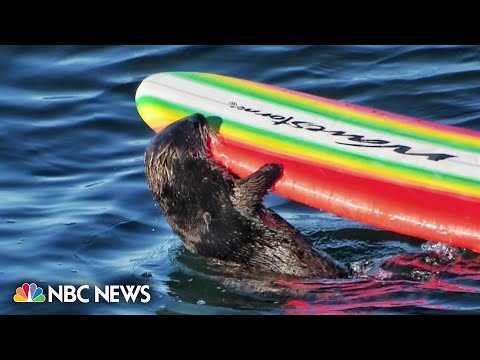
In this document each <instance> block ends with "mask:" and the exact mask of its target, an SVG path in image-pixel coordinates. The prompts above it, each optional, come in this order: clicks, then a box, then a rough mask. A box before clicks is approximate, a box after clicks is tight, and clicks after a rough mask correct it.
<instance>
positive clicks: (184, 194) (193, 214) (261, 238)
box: [145, 114, 346, 278]
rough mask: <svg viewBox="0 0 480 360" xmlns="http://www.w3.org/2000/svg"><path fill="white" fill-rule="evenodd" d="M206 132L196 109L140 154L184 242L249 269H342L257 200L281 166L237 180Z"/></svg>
mask: <svg viewBox="0 0 480 360" xmlns="http://www.w3.org/2000/svg"><path fill="white" fill-rule="evenodd" d="M212 138H215V135H214V133H213V132H212V131H211V130H210V128H209V126H208V122H207V120H206V119H205V118H204V117H203V116H202V115H198V114H196V115H192V116H190V117H188V118H185V119H183V120H180V121H178V122H175V123H173V124H171V125H170V126H168V127H167V128H165V129H164V130H163V131H161V132H160V133H158V134H157V135H156V136H155V138H154V139H153V140H152V142H151V143H150V145H149V147H148V148H147V151H146V153H145V173H146V176H147V181H148V185H149V188H150V190H151V191H152V193H153V196H154V198H155V200H156V201H157V202H158V204H159V205H160V207H161V209H162V211H163V213H164V214H165V216H166V218H167V221H168V223H169V224H170V226H171V227H172V229H173V231H174V232H175V233H176V234H177V235H178V236H179V237H180V239H181V240H182V242H183V244H184V245H185V247H186V248H187V249H188V250H189V251H191V252H192V253H195V254H199V255H201V256H204V257H206V258H210V259H214V260H216V262H217V263H218V261H220V262H222V263H225V264H226V265H229V266H237V267H240V268H241V269H242V270H245V271H249V272H267V273H269V272H270V273H272V272H273V273H279V274H285V275H291V276H301V277H322V278H337V277H344V276H346V271H345V269H344V268H343V267H341V266H340V265H339V264H337V263H336V262H335V261H333V260H332V259H331V258H330V257H329V256H328V255H327V254H325V253H322V252H320V251H319V250H317V249H315V248H314V247H313V246H312V245H311V244H310V243H309V241H308V240H307V239H306V238H304V237H303V236H302V235H301V234H300V233H299V232H298V231H297V230H296V229H295V228H294V227H292V226H291V225H290V224H289V223H288V222H287V221H285V220H284V219H282V218H281V217H280V216H279V215H277V214H276V213H275V212H274V211H272V210H270V209H268V208H266V207H265V206H264V205H263V204H262V199H263V197H264V195H265V194H266V193H267V191H268V189H269V188H270V187H271V186H272V185H273V184H274V182H275V181H276V180H277V179H278V178H279V177H280V176H281V173H282V167H281V166H280V165H277V164H268V165H265V166H263V167H262V168H260V169H259V170H258V171H256V172H255V173H253V174H251V175H250V176H248V177H246V178H244V179H239V178H237V177H235V176H234V175H232V174H230V173H229V172H228V171H227V170H226V169H224V168H223V167H222V166H220V165H218V164H217V163H216V162H214V161H213V160H212V159H211V157H210V156H209V154H208V146H207V143H208V141H209V139H212Z"/></svg>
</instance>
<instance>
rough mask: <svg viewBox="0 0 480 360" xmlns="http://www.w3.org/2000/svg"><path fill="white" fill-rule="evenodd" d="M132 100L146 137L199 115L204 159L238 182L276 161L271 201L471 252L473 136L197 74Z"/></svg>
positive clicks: (152, 81) (477, 182) (476, 175)
mask: <svg viewBox="0 0 480 360" xmlns="http://www.w3.org/2000/svg"><path fill="white" fill-rule="evenodd" d="M135 99H136V106H137V110H138V112H139V114H140V116H141V118H142V119H143V120H144V121H145V123H146V124H147V125H148V126H149V127H150V128H151V129H153V130H154V131H155V132H159V131H161V130H162V129H163V128H164V127H165V126H167V125H168V124H170V123H172V122H174V121H176V120H179V119H181V118H183V117H185V116H188V115H191V114H193V113H201V114H203V115H205V116H206V117H207V118H208V119H209V122H210V124H211V125H212V127H214V128H215V129H216V131H217V132H218V134H219V141H218V142H216V143H212V145H211V153H212V156H213V158H214V159H215V160H216V161H218V162H220V163H221V164H223V166H225V167H227V168H228V169H229V170H230V171H232V172H233V173H235V174H237V175H238V176H240V177H244V176H247V175H249V174H250V173H252V172H254V171H256V170H257V169H258V168H260V167H261V166H263V165H264V164H267V163H280V164H282V165H283V166H284V172H283V175H282V177H281V178H280V180H279V181H278V182H277V183H276V184H275V186H274V188H273V191H274V192H276V193H278V194H279V195H281V196H284V197H286V198H289V199H291V200H294V201H297V202H300V203H303V204H306V205H308V206H311V207H314V208H317V209H319V210H322V211H327V212H330V213H333V214H336V215H339V216H342V217H345V218H348V219H352V220H355V221H358V222H362V223H365V224H368V225H371V226H374V227H377V228H381V229H386V230H390V231H394V232H397V233H401V234H405V235H410V236H414V237H418V238H422V239H425V240H430V241H436V242H443V243H447V244H451V245H453V246H457V247H463V248H468V249H471V250H473V251H476V252H480V132H476V131H473V130H469V129H463V128H457V127H452V126H447V125H443V124H440V123H435V122H429V121H425V120H421V119H416V118H412V117H407V116H402V115H397V114H393V113H390V112H386V111H382V110H377V109H373V108H368V107H364V106H360V105H354V104H349V103H346V102H342V101H338V100H332V99H327V98H323V97H318V96H314V95H309V94H305V93H301V92H297V91H293V90H287V89H283V88H280V87H275V86H271V85H265V84H260V83H256V82H253V81H248V80H242V79H237V78H233V77H227V76H221V75H216V74H207V73H195V72H169V73H159V74H154V75H151V76H149V77H147V78H146V79H145V80H144V81H143V82H142V83H141V84H140V86H139V87H138V89H137V92H136V97H135ZM225 225H226V226H228V224H225Z"/></svg>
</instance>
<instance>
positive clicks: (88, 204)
mask: <svg viewBox="0 0 480 360" xmlns="http://www.w3.org/2000/svg"><path fill="white" fill-rule="evenodd" d="M0 65H1V66H0V78H1V79H2V81H1V82H0V119H1V125H0V126H1V129H2V135H1V136H2V140H1V141H0V154H1V159H2V161H1V162H0V199H1V201H0V305H1V306H0V313H1V314H152V315H155V314H452V313H454V314H457V313H462V314H464V313H480V259H479V257H478V255H476V254H474V253H472V252H470V251H466V250H463V249H455V248H451V247H446V246H442V245H438V244H433V243H427V242H424V241H422V240H420V239H415V238H411V237H408V236H402V235H398V234H394V233H391V232H387V231H382V230H379V229H374V228H371V227H369V226H366V225H363V224H359V223H355V222H352V221H349V220H345V219H342V218H339V217H336V216H334V215H331V214H328V213H323V212H320V211H318V210H315V209H311V208H308V207H305V206H303V205H300V204H298V203H294V202H291V201H288V200H287V199H284V198H281V197H278V196H275V195H269V196H268V197H267V198H266V204H267V205H268V206H270V207H272V208H273V209H274V210H275V211H277V212H278V213H279V214H280V215H281V216H283V217H284V218H285V219H287V220H288V221H289V222H291V223H292V224H293V225H294V226H296V227H297V228H298V229H300V230H301V231H302V232H303V233H304V234H306V235H307V236H309V237H310V238H311V239H312V240H313V241H314V243H315V245H316V246H318V247H319V248H321V249H323V250H324V251H326V252H328V253H329V254H331V255H332V256H333V257H334V258H336V259H338V260H339V261H342V262H346V263H352V264H353V265H354V267H355V268H356V269H357V270H358V272H359V274H360V275H359V276H358V277H356V278H354V279H349V280H329V281H325V280H321V279H317V280H312V279H310V280H301V279H299V280H298V281H296V282H285V283H283V282H281V281H280V282H279V283H278V284H275V285H274V287H275V289H277V290H278V289H279V291H278V292H267V291H265V292H252V291H248V290H245V287H242V286H239V287H229V286H226V285H225V282H223V281H219V277H220V278H221V277H222V276H225V277H227V276H228V275H226V274H225V275H222V274H220V275H219V274H216V276H214V277H212V276H211V269H209V268H208V266H207V265H206V264H205V262H204V261H203V259H201V258H199V257H196V256H193V255H191V254H189V253H188V252H187V251H185V250H184V249H183V248H182V246H181V243H180V240H179V239H178V238H177V237H176V236H175V235H173V234H172V231H171V229H170V227H169V226H168V224H167V223H166V221H165V218H164V217H163V216H162V215H161V213H160V212H159V209H158V207H157V206H155V203H154V201H153V199H152V197H151V195H150V192H149V190H148V188H147V184H146V180H145V176H144V172H143V153H144V150H145V148H146V146H147V144H148V143H149V141H150V139H151V138H152V136H153V132H152V131H151V130H150V129H149V128H148V127H147V126H146V125H145V124H144V123H143V121H142V120H141V119H140V117H139V115H138V113H137V111H136V108H135V101H134V96H135V91H136V88H137V86H138V85H139V83H140V82H141V81H142V80H143V79H144V78H145V77H147V76H148V75H150V74H153V73H157V72H164V71H203V72H214V73H219V74H224V75H229V76H235V77H239V78H244V79H249V80H253V81H258V82H264V83H268V84H273V85H278V86H282V87H286V88H290V89H293V90H298V91H303V92H307V93H311V94H315V95H319V96H324V97H329V98H333V99H339V100H345V101H349V102H352V103H356V104H361V105H366V106H371V107H376V108H380V109H384V110H388V111H393V112H397V113H401V114H405V115H411V116H416V117H420V118H424V119H426V120H430V121H435V122H440V123H444V124H450V125H455V126H460V127H465V128H470V129H476V130H480V102H479V101H478V99H479V95H480V48H479V47H475V46H2V47H0ZM452 211H454V209H452ZM24 282H28V283H31V282H35V283H36V284H37V285H38V286H40V287H42V288H43V289H44V292H46V289H47V288H48V286H53V287H58V286H59V285H74V286H77V287H78V286H80V285H84V284H87V285H89V286H90V289H93V288H94V286H99V287H104V286H105V285H112V284H118V285H148V286H149V289H150V295H151V299H150V301H149V302H148V303H142V302H140V301H136V302H135V303H132V302H128V303H127V302H124V301H123V302H119V303H107V302H105V301H102V302H99V303H96V302H94V301H93V297H92V299H91V300H90V302H88V303H81V302H78V301H77V302H72V303H67V302H64V303H61V302H59V301H56V300H54V301H53V302H51V303H50V302H48V301H47V302H44V303H15V302H14V301H13V296H14V294H15V290H16V288H17V287H19V286H21V285H22V284H23V283H24ZM284 289H288V290H292V289H295V292H292V291H288V292H285V291H283V290H284ZM85 294H87V292H85V293H84V295H85ZM89 294H91V293H89Z"/></svg>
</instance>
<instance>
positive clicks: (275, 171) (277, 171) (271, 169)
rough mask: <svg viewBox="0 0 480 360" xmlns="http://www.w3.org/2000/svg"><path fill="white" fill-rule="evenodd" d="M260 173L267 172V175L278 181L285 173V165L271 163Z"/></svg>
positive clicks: (263, 167)
mask: <svg viewBox="0 0 480 360" xmlns="http://www.w3.org/2000/svg"><path fill="white" fill-rule="evenodd" d="M259 171H262V172H265V175H267V176H268V177H271V178H273V179H275V180H277V179H278V178H279V177H280V176H282V173H283V165H281V164H276V163H271V164H267V165H264V166H262V167H261V168H260V169H259Z"/></svg>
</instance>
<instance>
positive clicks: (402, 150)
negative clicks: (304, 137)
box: [228, 101, 456, 161]
mask: <svg viewBox="0 0 480 360" xmlns="http://www.w3.org/2000/svg"><path fill="white" fill-rule="evenodd" d="M228 105H229V106H230V107H231V108H234V109H237V110H242V111H245V112H249V113H252V114H254V115H257V116H262V117H267V118H270V119H272V123H273V125H286V126H289V127H292V128H295V129H302V130H307V131H312V132H322V133H328V134H330V135H332V136H339V137H344V138H346V139H345V140H344V141H346V140H348V141H350V142H344V141H335V143H336V144H339V145H344V146H356V147H364V148H391V149H393V151H394V152H396V153H398V154H403V155H410V156H425V157H426V158H427V160H431V161H439V160H445V159H448V158H452V157H456V156H455V155H449V154H442V153H414V152H409V151H410V150H412V148H411V147H410V146H406V145H396V144H391V143H390V141H388V140H382V139H366V138H365V135H354V134H349V133H348V132H346V131H341V130H327V128H326V127H325V126H323V125H320V124H315V123H312V122H309V121H302V120H296V119H295V118H294V117H293V116H290V117H287V116H282V115H276V114H274V113H270V112H265V111H262V110H255V109H253V108H249V107H245V106H240V105H238V104H237V103H236V102H233V101H231V102H229V103H228Z"/></svg>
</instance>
